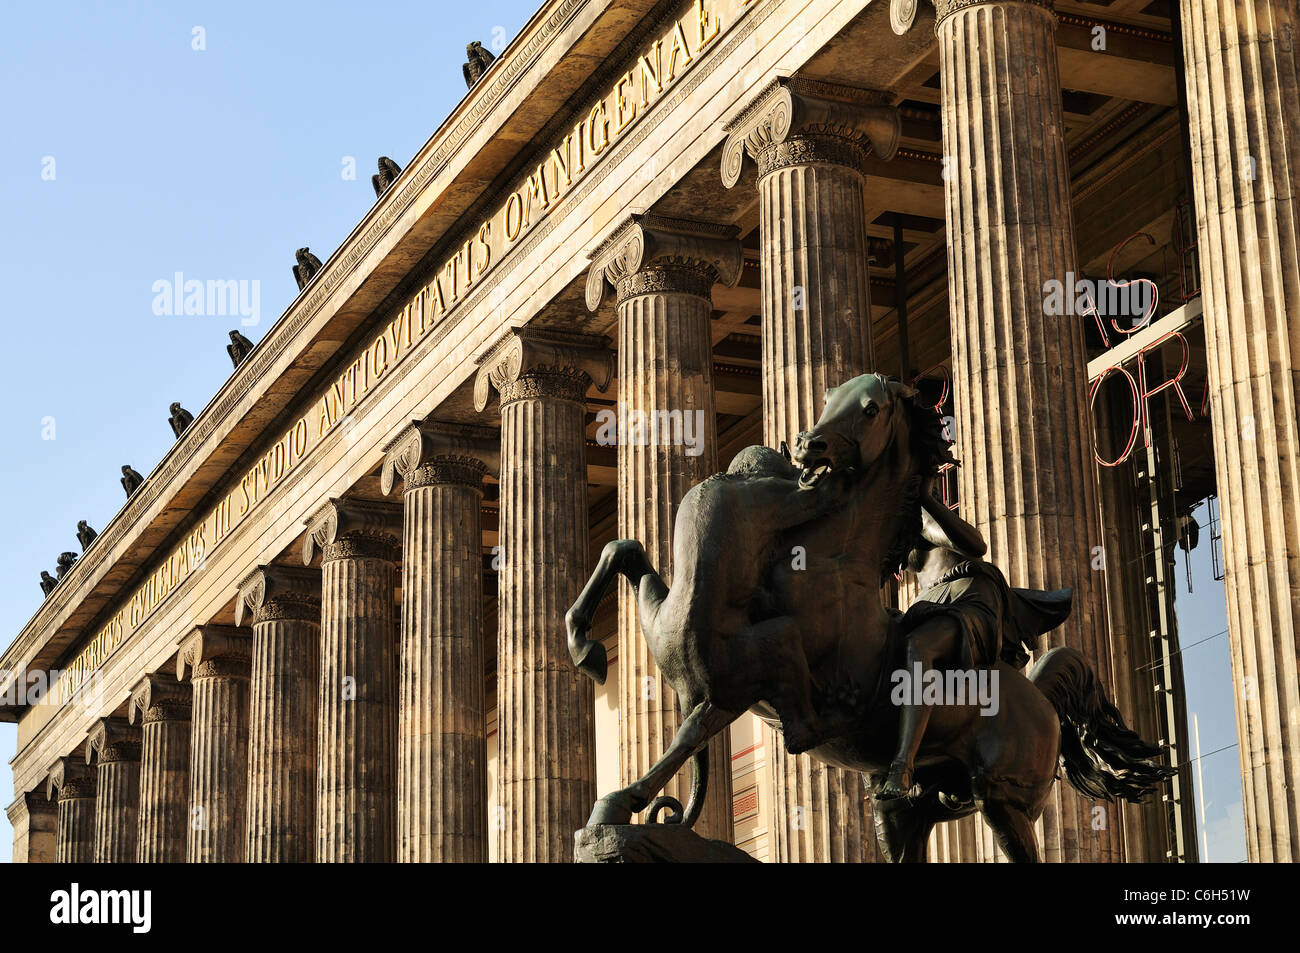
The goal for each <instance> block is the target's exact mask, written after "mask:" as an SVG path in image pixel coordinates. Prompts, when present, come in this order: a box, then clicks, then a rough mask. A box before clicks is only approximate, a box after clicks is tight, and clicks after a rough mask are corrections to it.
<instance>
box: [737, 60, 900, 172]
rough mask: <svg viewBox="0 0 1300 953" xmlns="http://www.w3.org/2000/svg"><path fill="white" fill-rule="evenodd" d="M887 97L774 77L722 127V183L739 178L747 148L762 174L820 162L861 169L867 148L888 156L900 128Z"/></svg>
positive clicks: (895, 113)
mask: <svg viewBox="0 0 1300 953" xmlns="http://www.w3.org/2000/svg"><path fill="white" fill-rule="evenodd" d="M888 99H889V97H888V94H887V93H880V92H877V91H875V90H869V89H859V88H857V87H853V86H837V85H834V84H832V83H823V82H819V81H816V80H809V79H803V78H801V77H793V76H778V77H777V78H776V79H774V80H773V81H772V82H771V83H770V84H769V85H768V86H767V87H766V88H765V89H764V90H763V91H762V92H760V93H759V94H758V95H757V96H756V97H754V99H753V101H752V102H751V103H750V104H749V105H748V106H746V107H745V108H744V109H743V110H741V112H740V113H739V114H738V115H737V116H736V118H734V119H733V120H731V121H730V122H729V123H727V124H726V125H725V126H724V127H723V129H724V131H725V132H726V133H727V141H726V144H725V145H724V146H723V148H722V184H723V185H724V186H726V187H727V188H731V187H732V186H734V185H735V184H736V183H737V182H739V181H740V173H741V170H742V168H743V166H744V163H745V153H746V152H748V153H749V155H750V157H751V158H752V159H753V160H754V161H755V162H757V163H758V167H759V174H760V175H763V174H766V173H768V172H771V171H773V170H774V169H778V168H783V167H785V166H791V165H810V164H822V163H828V164H833V165H847V166H851V167H853V168H855V169H858V170H859V171H860V170H861V168H862V164H863V161H864V160H865V159H866V155H867V150H868V149H870V150H872V151H874V152H875V154H876V155H877V156H879V157H880V158H882V159H892V158H893V157H894V153H895V151H897V149H898V140H899V137H900V136H901V135H902V128H903V127H902V120H901V119H900V118H899V115H898V109H897V108H896V107H894V106H890V105H888Z"/></svg>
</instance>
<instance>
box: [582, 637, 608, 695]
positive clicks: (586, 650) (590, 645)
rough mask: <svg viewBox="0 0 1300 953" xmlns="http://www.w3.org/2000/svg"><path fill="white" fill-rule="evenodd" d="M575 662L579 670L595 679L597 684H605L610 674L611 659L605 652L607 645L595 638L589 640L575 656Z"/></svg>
mask: <svg viewBox="0 0 1300 953" xmlns="http://www.w3.org/2000/svg"><path fill="white" fill-rule="evenodd" d="M573 664H574V665H575V666H577V669H578V671H580V672H582V673H583V674H584V675H586V676H588V677H589V678H592V679H594V680H595V682H596V684H597V685H604V684H605V677H606V676H607V675H608V674H609V659H608V658H607V656H606V653H605V646H604V645H602V644H601V643H599V642H597V641H596V640H594V639H592V640H591V641H589V642H587V644H586V645H585V646H583V647H582V649H581V650H579V651H578V653H577V654H576V655H574V656H573Z"/></svg>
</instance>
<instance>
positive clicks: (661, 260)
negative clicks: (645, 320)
mask: <svg viewBox="0 0 1300 953" xmlns="http://www.w3.org/2000/svg"><path fill="white" fill-rule="evenodd" d="M739 234H740V230H739V229H737V228H735V227H734V226H731V225H714V224H712V223H708V222H692V221H686V220H684V219H676V218H665V217H663V216H661V215H632V216H631V217H629V218H628V219H626V220H625V221H624V222H623V224H621V225H620V226H619V227H618V228H616V229H615V230H614V232H613V234H611V235H610V236H609V237H608V238H607V239H605V240H604V241H603V242H601V243H600V244H599V245H598V246H597V247H596V250H595V251H593V252H592V253H591V255H590V256H589V257H590V259H591V267H590V268H589V269H588V270H587V308H588V310H591V311H595V310H596V309H598V308H599V307H600V306H601V303H602V302H603V301H604V300H605V289H606V286H607V285H609V286H612V287H613V288H614V289H615V291H617V292H618V300H619V301H622V300H624V299H625V298H629V297H632V296H633V295H637V294H647V293H650V292H656V291H658V292H673V291H679V292H685V293H687V294H694V295H697V296H698V297H701V298H708V297H710V296H711V294H712V290H713V285H714V284H716V283H719V282H721V283H722V284H724V285H726V286H727V287H729V288H734V287H735V286H736V285H737V284H738V283H739V282H740V272H741V267H742V264H743V252H742V249H741V247H740V240H739V237H738V236H739Z"/></svg>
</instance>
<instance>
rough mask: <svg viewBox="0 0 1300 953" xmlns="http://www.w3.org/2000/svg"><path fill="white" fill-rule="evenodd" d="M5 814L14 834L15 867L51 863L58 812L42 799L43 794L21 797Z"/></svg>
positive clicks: (41, 792) (48, 800) (47, 801)
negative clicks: (16, 865)
mask: <svg viewBox="0 0 1300 953" xmlns="http://www.w3.org/2000/svg"><path fill="white" fill-rule="evenodd" d="M5 814H6V816H7V817H8V818H9V826H10V827H12V828H13V831H14V852H13V862H14V863H15V864H49V863H53V861H54V852H55V847H54V841H55V838H56V833H55V829H56V828H57V827H58V817H59V809H58V805H57V804H55V802H53V801H51V800H50V799H49V798H47V797H46V796H45V791H44V790H40V791H28V792H27V793H26V794H20V795H19V796H18V797H17V798H16V799H15V800H14V802H13V803H12V804H10V805H9V807H8V808H6V809H5Z"/></svg>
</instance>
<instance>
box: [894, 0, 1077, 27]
mask: <svg viewBox="0 0 1300 953" xmlns="http://www.w3.org/2000/svg"><path fill="white" fill-rule="evenodd" d="M913 2H915V0H913ZM931 2H932V3H933V4H934V29H935V32H936V33H937V32H939V24H940V23H942V22H943V21H944V20H945V19H946V18H947V17H949V16H951V15H952V14H954V13H957V12H958V11H959V10H965V9H966V8H967V7H974V6H979V5H980V4H984V3H1001V4H1027V5H1029V6H1031V7H1042V8H1043V9H1044V10H1046V11H1047V12H1048V13H1049V14H1051V15H1053V16H1055V15H1056V0H931ZM891 13H892V10H891Z"/></svg>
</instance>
